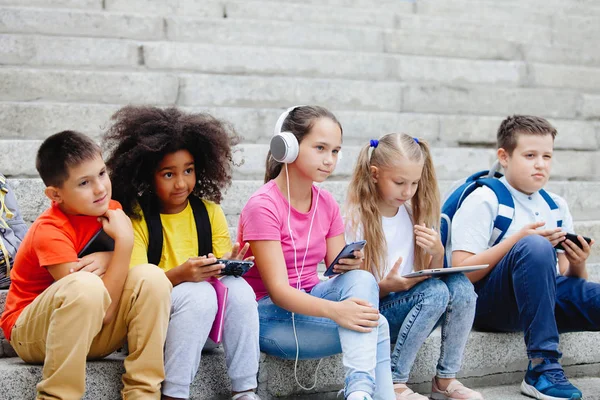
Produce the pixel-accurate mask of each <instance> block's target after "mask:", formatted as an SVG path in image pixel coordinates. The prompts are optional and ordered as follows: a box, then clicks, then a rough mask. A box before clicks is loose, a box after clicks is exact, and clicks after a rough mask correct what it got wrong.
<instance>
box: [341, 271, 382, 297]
mask: <svg viewBox="0 0 600 400" xmlns="http://www.w3.org/2000/svg"><path fill="white" fill-rule="evenodd" d="M343 277H344V279H346V280H349V283H348V286H349V287H350V291H349V294H350V297H352V295H353V294H356V295H359V296H360V294H362V293H379V285H378V284H377V280H376V279H375V277H374V276H373V274H372V273H370V272H369V271H365V270H362V269H355V270H352V271H348V272H346V273H345V274H344V276H343Z"/></svg>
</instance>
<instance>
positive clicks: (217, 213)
mask: <svg viewBox="0 0 600 400" xmlns="http://www.w3.org/2000/svg"><path fill="white" fill-rule="evenodd" d="M202 202H203V203H204V205H205V206H206V211H207V212H208V218H209V220H210V226H211V231H212V245H213V254H214V255H215V256H216V257H221V256H223V254H225V253H227V252H228V251H230V250H231V238H230V237H229V229H228V228H227V220H226V218H225V213H224V212H223V209H222V208H221V206H219V205H218V204H215V203H213V202H212V201H208V200H202ZM160 220H161V222H162V227H163V251H162V254H161V256H160V263H159V264H158V266H159V267H160V268H162V269H163V270H164V271H165V272H166V271H168V270H170V269H172V268H175V267H177V266H178V265H181V264H183V263H184V262H186V261H187V259H188V258H190V257H197V256H198V233H197V232H196V221H195V220H194V212H193V211H192V206H191V205H190V203H189V202H188V205H187V207H186V208H185V209H184V210H183V211H181V212H180V213H178V214H160ZM131 222H132V224H133V236H134V244H133V253H132V254H131V263H130V264H129V265H130V267H134V266H136V265H139V264H146V263H148V243H149V242H150V240H149V239H150V238H149V234H148V225H147V224H146V219H145V218H144V215H143V213H142V218H141V219H137V220H134V219H132V220H131Z"/></svg>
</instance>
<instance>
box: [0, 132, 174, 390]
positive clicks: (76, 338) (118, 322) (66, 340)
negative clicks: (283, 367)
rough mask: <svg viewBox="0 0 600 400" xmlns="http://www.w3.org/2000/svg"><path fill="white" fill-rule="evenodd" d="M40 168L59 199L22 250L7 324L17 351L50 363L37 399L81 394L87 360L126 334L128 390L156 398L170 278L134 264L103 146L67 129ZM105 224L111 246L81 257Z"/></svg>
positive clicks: (52, 142) (40, 157)
mask: <svg viewBox="0 0 600 400" xmlns="http://www.w3.org/2000/svg"><path fill="white" fill-rule="evenodd" d="M36 168H37V170H38V172H39V174H40V176H41V178H42V180H43V181H44V184H45V185H46V189H45V194H46V196H47V197H48V198H49V199H50V200H52V205H51V207H50V208H49V209H47V210H46V211H44V212H43V213H42V215H40V217H39V218H38V219H37V220H36V221H35V222H34V223H33V225H32V226H31V228H30V229H29V232H28V233H27V235H26V236H25V239H24V240H23V242H22V243H21V247H20V248H19V251H18V252H17V256H16V258H15V262H14V266H13V269H12V271H11V279H12V284H11V287H10V289H9V292H8V296H7V298H6V307H5V311H4V314H3V315H2V318H1V319H0V326H1V327H2V329H3V330H4V333H5V335H6V338H7V339H8V340H10V343H11V345H12V346H13V348H14V349H15V351H16V352H17V354H18V355H19V357H21V358H22V359H23V360H24V361H25V362H28V363H44V367H43V372H42V381H41V382H40V383H38V385H37V398H38V399H48V398H52V399H79V398H81V397H82V396H83V394H84V392H85V363H86V359H87V358H101V357H104V356H106V355H108V354H110V353H112V352H113V351H115V350H116V349H118V348H119V347H121V346H122V345H123V343H124V341H125V339H127V340H128V342H129V351H130V353H129V356H128V357H127V359H126V360H125V374H124V375H123V383H124V388H123V398H126V399H159V398H160V385H161V382H162V381H163V379H164V367H163V344H164V340H165V337H166V333H167V326H168V319H169V310H170V291H171V283H170V282H169V280H168V279H167V278H166V277H165V274H164V273H163V272H162V271H161V270H160V269H159V268H158V267H156V266H153V265H143V266H137V267H135V268H133V269H131V270H130V269H129V262H130V258H131V251H132V248H133V230H132V227H131V221H130V220H129V218H128V217H127V216H126V215H125V214H124V213H123V211H122V210H121V205H120V204H119V203H118V202H116V201H113V200H111V189H112V188H111V182H110V179H109V177H108V173H107V171H106V166H105V165H104V161H103V160H102V154H101V151H100V148H99V147H98V145H97V144H96V143H94V141H92V140H91V139H90V138H88V137H87V136H85V135H83V134H80V133H77V132H73V131H63V132H60V133H57V134H55V135H52V136H50V137H49V138H47V139H46V140H45V141H44V142H43V143H42V145H41V146H40V149H39V151H38V154H37V159H36ZM100 229H104V231H105V232H106V234H108V236H110V237H111V238H112V239H113V240H114V251H105V252H96V253H93V254H90V255H88V256H85V257H83V258H81V259H79V258H78V253H80V252H81V250H82V249H83V248H84V247H85V245H86V244H87V243H88V242H89V241H90V240H92V237H94V235H95V234H96V233H97V232H98V231H99V230H100Z"/></svg>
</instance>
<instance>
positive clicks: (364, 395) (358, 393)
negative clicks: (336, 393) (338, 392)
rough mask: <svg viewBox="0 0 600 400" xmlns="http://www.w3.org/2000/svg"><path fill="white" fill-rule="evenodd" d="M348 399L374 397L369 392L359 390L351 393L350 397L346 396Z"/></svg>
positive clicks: (355, 399)
mask: <svg viewBox="0 0 600 400" xmlns="http://www.w3.org/2000/svg"><path fill="white" fill-rule="evenodd" d="M346 400H373V398H372V397H371V395H370V394H369V393H367V392H363V391H362V390H357V391H356V392H352V393H350V394H349V395H348V397H346Z"/></svg>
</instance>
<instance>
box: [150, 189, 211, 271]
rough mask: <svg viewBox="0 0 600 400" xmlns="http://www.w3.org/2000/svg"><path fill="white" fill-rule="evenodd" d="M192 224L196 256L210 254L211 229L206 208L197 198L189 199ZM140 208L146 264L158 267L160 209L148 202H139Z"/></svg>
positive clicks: (160, 227)
mask: <svg viewBox="0 0 600 400" xmlns="http://www.w3.org/2000/svg"><path fill="white" fill-rule="evenodd" d="M189 201H190V205H191V206H192V212H193V213H194V222H195V223H196V234H197V236H198V255H199V256H203V255H207V254H208V253H212V229H211V225H210V219H209V217H208V211H207V210H206V206H205V205H204V203H203V202H202V200H200V199H199V198H197V197H195V196H190V197H189ZM140 207H141V208H142V211H143V212H144V219H145V220H146V225H147V226H148V236H149V239H148V252H147V254H148V262H149V263H150V264H154V265H158V263H159V262H160V257H161V255H162V249H163V229H162V221H161V220H160V209H159V206H158V205H157V204H152V203H151V202H149V201H140Z"/></svg>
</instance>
